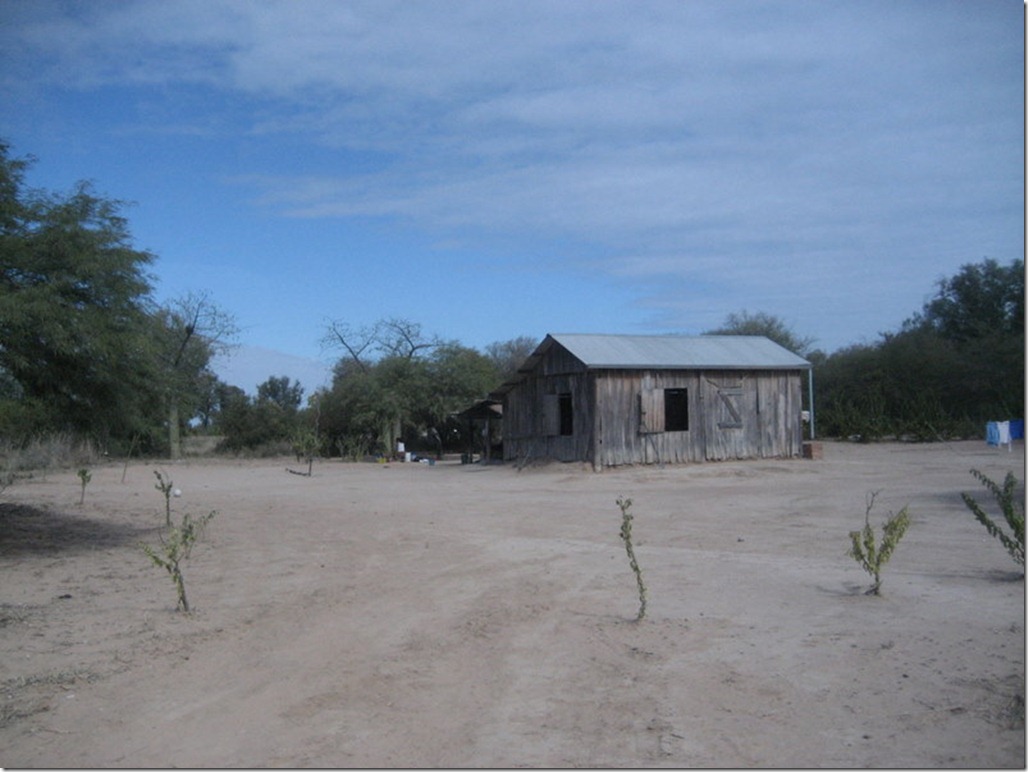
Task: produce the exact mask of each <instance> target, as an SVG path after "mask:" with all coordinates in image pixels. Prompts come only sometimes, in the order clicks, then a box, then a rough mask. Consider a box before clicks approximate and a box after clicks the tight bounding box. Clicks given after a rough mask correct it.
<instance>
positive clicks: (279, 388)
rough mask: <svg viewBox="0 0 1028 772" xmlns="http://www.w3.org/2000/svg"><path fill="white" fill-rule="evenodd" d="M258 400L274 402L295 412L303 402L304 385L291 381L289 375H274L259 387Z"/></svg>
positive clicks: (284, 408) (288, 411)
mask: <svg viewBox="0 0 1028 772" xmlns="http://www.w3.org/2000/svg"><path fill="white" fill-rule="evenodd" d="M257 400H258V401H268V402H273V403H275V404H276V405H278V406H279V407H280V408H282V410H284V411H285V412H287V413H295V412H296V411H297V410H299V409H300V405H301V403H302V402H303V386H301V385H300V382H299V381H296V382H295V383H291V382H290V380H289V376H286V375H283V376H280V377H278V378H276V377H274V376H272V377H270V378H268V380H266V381H265V382H264V383H262V384H260V385H259V386H258V387H257Z"/></svg>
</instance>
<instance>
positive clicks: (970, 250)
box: [0, 0, 1023, 311]
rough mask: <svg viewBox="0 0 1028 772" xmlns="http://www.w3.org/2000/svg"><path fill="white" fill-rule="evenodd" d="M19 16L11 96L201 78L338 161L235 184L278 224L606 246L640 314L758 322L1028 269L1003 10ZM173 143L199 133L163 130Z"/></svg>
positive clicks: (487, 9) (225, 113)
mask: <svg viewBox="0 0 1028 772" xmlns="http://www.w3.org/2000/svg"><path fill="white" fill-rule="evenodd" d="M8 7H11V6H8ZM13 7H14V9H15V11H14V12H12V13H13V15H14V16H16V17H17V22H18V23H17V24H16V25H12V26H9V27H8V31H7V32H2V31H0V50H5V49H6V50H7V53H0V57H3V58H2V59H0V62H3V63H4V66H3V68H2V71H3V72H4V73H6V74H5V75H0V77H3V78H4V82H5V84H8V85H11V87H12V88H14V87H19V86H17V85H16V84H17V82H21V81H24V82H25V83H28V84H35V85H36V86H39V84H40V79H42V80H43V81H46V80H47V79H49V80H50V81H51V82H60V83H61V84H62V87H63V88H69V87H74V86H75V85H79V86H83V87H84V86H91V87H92V86H97V85H100V84H115V85H116V84H129V85H136V86H140V85H148V86H149V85H154V84H162V85H163V86H164V87H165V88H168V89H169V90H171V91H172V92H173V93H174V91H175V89H177V88H181V87H183V86H186V85H191V84H203V85H204V86H205V87H207V88H209V89H212V90H213V91H214V93H215V94H217V95H218V98H219V100H220V101H222V102H223V103H224V104H220V105H219V104H218V103H217V102H213V103H211V104H210V105H209V106H208V108H207V109H208V110H209V111H210V113H211V116H221V117H223V118H224V120H225V122H226V124H228V125H229V126H230V127H231V128H226V133H227V132H228V131H230V130H232V129H235V130H237V131H238V132H240V133H242V134H245V135H246V136H248V137H252V138H255V139H258V140H261V139H267V140H269V141H270V140H272V139H274V138H279V137H280V138H287V139H289V140H290V141H292V142H296V143H299V144H305V145H306V146H307V148H308V153H307V157H308V158H311V159H313V158H317V159H324V160H323V161H319V162H318V163H316V164H315V163H313V162H310V161H309V162H308V164H307V165H306V166H305V168H304V169H303V170H302V171H295V172H294V171H291V170H289V171H285V172H283V171H282V170H281V169H277V170H272V169H271V168H267V167H265V168H254V169H253V170H252V171H251V172H249V173H245V174H237V175H234V176H233V177H232V182H233V184H235V185H237V186H242V187H245V188H249V189H250V190H252V198H253V200H254V203H255V204H257V205H259V206H263V207H265V208H266V209H267V210H268V211H269V212H272V213H274V214H279V215H284V216H289V217H295V218H307V219H320V218H369V217H370V218H385V219H387V220H396V221H400V222H403V223H405V224H407V225H409V226H411V227H413V228H416V229H420V230H423V231H425V232H428V233H430V234H431V235H432V238H433V239H434V240H438V241H442V240H447V241H453V242H457V243H462V244H474V243H476V242H477V243H481V244H488V243H489V242H490V239H491V238H494V237H498V238H501V239H514V240H520V241H521V242H522V243H523V244H524V245H525V250H526V251H529V252H530V251H532V249H533V246H534V245H538V244H543V243H547V242H549V243H565V244H570V245H575V246H576V247H577V246H582V247H583V248H582V249H577V248H575V249H569V250H568V251H569V253H571V254H572V255H574V256H570V257H567V258H565V260H566V261H567V264H569V265H571V266H572V268H574V269H579V270H580V269H581V266H579V265H578V263H577V261H579V260H580V259H581V258H579V257H578V255H581V254H583V253H586V251H587V250H586V249H585V247H589V248H591V249H595V250H597V252H596V253H593V254H594V255H595V254H598V255H599V257H595V256H594V257H593V258H592V259H591V263H590V265H591V269H590V270H591V271H592V272H595V271H597V270H602V271H606V272H609V273H610V275H611V276H612V277H614V278H615V279H616V280H623V281H631V282H638V283H637V284H635V285H634V286H636V287H637V288H638V291H639V292H641V293H643V297H642V298H641V300H640V304H641V305H649V306H651V307H662V308H668V309H674V308H676V303H678V302H681V303H683V304H685V305H686V306H688V307H689V308H695V307H696V304H697V303H699V302H700V299H698V298H695V297H692V296H690V295H688V293H686V295H685V298H684V299H683V300H681V301H677V300H676V297H677V295H676V292H678V290H677V288H679V287H681V286H682V285H685V284H688V283H690V282H696V281H697V280H700V279H701V278H702V277H707V280H708V281H709V282H712V283H716V284H718V286H719V287H722V288H727V289H726V290H724V291H726V292H728V297H730V298H731V299H733V300H735V299H737V300H738V304H739V305H749V306H752V305H753V303H754V298H761V299H773V298H783V297H785V296H786V295H788V293H790V292H795V291H797V287H798V286H799V284H801V283H802V282H807V283H808V284H809V285H810V287H811V289H810V290H809V291H813V287H814V286H815V285H816V281H815V280H814V279H812V278H809V277H816V276H818V275H820V276H821V277H822V280H821V282H822V284H823V283H824V282H823V277H824V276H825V275H833V276H837V275H842V273H843V272H845V271H847V270H849V268H850V267H851V266H853V265H855V264H859V263H860V262H861V261H862V259H863V258H864V257H865V256H866V257H869V258H873V259H876V260H879V261H884V262H885V273H886V274H887V275H888V277H889V281H892V282H894V283H910V282H912V281H913V278H911V277H916V278H917V280H919V281H921V282H923V281H924V280H925V276H926V272H928V273H930V275H931V276H933V277H934V276H935V275H936V274H937V273H939V272H943V271H945V270H946V268H948V267H949V266H952V265H953V264H954V262H955V261H957V262H964V261H970V260H974V259H977V258H979V257H980V256H981V255H982V254H988V253H990V251H991V250H992V248H993V247H995V248H996V249H998V250H999V251H1000V252H1003V253H1005V254H1006V255H1009V253H1010V252H1011V250H1013V251H1014V252H1018V253H1019V252H1021V251H1023V228H1022V223H1021V222H1020V213H1019V212H1017V213H1015V212H1013V210H1014V209H1015V208H1019V207H1020V201H1021V191H1022V188H1023V151H1022V135H1023V115H1022V111H1021V109H1020V105H1021V104H1022V102H1023V77H1021V75H1020V74H1019V73H1021V72H1022V71H1023V68H1022V62H1023V40H1022V39H1021V29H1020V16H1021V14H1020V10H1021V9H1019V8H1017V7H1012V10H1009V9H1010V8H1011V7H1009V6H1007V5H1006V4H1004V3H980V4H967V3H951V2H938V3H931V4H928V3H923V2H909V1H905V0H897V1H892V0H890V2H877V1H875V0H867V2H861V3H848V2H832V1H830V0H828V1H825V2H806V1H805V0H789V1H788V2H784V1H782V2H756V1H755V0H739V1H738V2H733V3H724V2H721V1H720V0H717V1H715V0H711V1H710V2H704V1H703V0H691V1H690V2H679V1H677V0H676V1H674V2H657V1H655V0H654V1H650V2H645V3H641V2H609V1H594V0H589V1H588V2H585V1H579V2H575V1H570V0H568V1H562V2H524V1H522V0H519V1H518V2H500V1H499V0H490V2H477V1H472V2H455V1H453V0H444V1H436V0H424V1H420V2H385V1H383V0H369V1H368V2H357V1H349V2H345V3H341V2H314V1H313V0H308V1H307V2H304V3H294V2H260V3H256V2H254V3H243V2H211V1H210V0H180V1H179V2H174V3H168V2H162V1H157V0H154V1H147V2H125V3H92V4H71V5H64V4H59V5H58V4H51V3H48V2H42V3H36V2H33V3H28V2H14V3H13ZM1011 23H1016V25H1017V27H1016V29H1013V30H1012V31H1008V26H1009V24H1011ZM26 62H28V63H29V64H26ZM41 63H42V64H41ZM1011 73H1014V74H1011ZM20 87H23V88H25V87H28V86H24V85H22V86H20ZM254 103H256V104H257V105H259V109H238V111H236V108H238V106H239V105H245V106H246V107H247V108H252V106H253V104H254ZM240 115H241V116H243V117H242V118H240V117H239V116H240ZM176 125H180V126H190V125H196V124H191V123H190V122H189V121H188V120H185V119H183V120H182V121H180V122H174V121H165V122H163V123H162V125H160V126H155V127H154V130H155V131H167V130H168V127H169V126H176ZM357 156H359V158H360V163H359V164H357V165H356V166H354V165H353V164H352V162H353V159H354V158H355V157H357ZM315 167H316V168H315ZM897 256H902V257H903V260H898V259H897ZM1010 256H1013V255H1010ZM783 266H787V267H788V270H784V269H783ZM940 266H946V267H945V268H942V269H940ZM929 269H930V271H929ZM902 271H906V273H905V274H904V276H905V277H906V278H902V279H901V277H900V275H899V274H900V273H901V272H902ZM797 277H801V278H797ZM803 277H807V278H803ZM855 286H859V287H863V288H864V290H865V291H867V290H868V289H869V280H867V279H865V280H863V281H862V283H860V284H857V285H855ZM667 288H676V289H675V291H673V292H669V291H668V289H667ZM854 289H855V287H850V288H848V290H847V291H848V293H849V295H850V297H849V298H840V302H842V301H846V302H851V303H852V302H854V301H853V300H852V295H853V293H854ZM780 302H781V303H782V305H785V304H786V302H785V301H784V300H782V301H780ZM863 302H865V303H866V302H868V301H867V300H865V301H863ZM730 310H738V309H736V308H733V309H730ZM908 310H909V311H913V310H915V309H908Z"/></svg>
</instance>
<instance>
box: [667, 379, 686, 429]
mask: <svg viewBox="0 0 1028 772" xmlns="http://www.w3.org/2000/svg"><path fill="white" fill-rule="evenodd" d="M664 431H666V432H687V431H689V390H688V389H664Z"/></svg>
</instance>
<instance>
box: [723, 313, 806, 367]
mask: <svg viewBox="0 0 1028 772" xmlns="http://www.w3.org/2000/svg"><path fill="white" fill-rule="evenodd" d="M703 334H704V335H764V336H765V337H768V338H770V339H771V340H773V341H774V342H775V343H777V344H778V345H779V346H782V347H783V348H787V349H789V351H791V352H793V353H794V354H797V355H799V356H801V357H805V356H806V355H807V354H808V353H809V352H810V348H811V346H813V345H814V339H813V338H802V337H800V336H798V335H797V334H796V333H795V332H793V330H792V328H791V327H789V325H788V324H786V323H785V321H783V320H782V319H780V318H779V317H777V316H773V315H771V314H768V313H765V312H763V311H759V312H757V313H755V314H750V313H749V312H748V311H741V312H740V313H731V314H729V315H728V316H727V317H726V318H725V321H724V324H722V325H721V327H720V328H718V329H716V330H709V331H708V332H705V333H703Z"/></svg>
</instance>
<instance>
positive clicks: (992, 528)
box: [960, 469, 1024, 566]
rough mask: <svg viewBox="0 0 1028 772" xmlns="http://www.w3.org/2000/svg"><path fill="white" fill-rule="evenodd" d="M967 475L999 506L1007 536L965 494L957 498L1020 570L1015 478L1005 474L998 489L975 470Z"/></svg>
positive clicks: (1021, 532) (1019, 504)
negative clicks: (973, 478) (1001, 546)
mask: <svg viewBox="0 0 1028 772" xmlns="http://www.w3.org/2000/svg"><path fill="white" fill-rule="evenodd" d="M971 474H972V475H973V476H974V477H975V479H977V480H978V482H980V483H981V484H982V485H984V486H985V488H986V490H988V491H989V492H990V493H991V494H992V495H993V497H994V498H995V499H996V503H997V504H999V509H1000V512H1001V513H1002V515H1003V519H1004V520H1005V521H1006V524H1007V527H1008V528H1009V529H1010V533H1009V534H1008V533H1006V532H1005V531H1004V530H1003V529H1002V528H1000V527H999V526H997V525H996V524H995V523H994V522H993V520H992V518H990V517H989V516H988V514H986V512H985V510H983V509H982V508H981V506H980V505H979V504H978V502H977V501H975V499H974V498H973V497H972V496H971V495H970V494H968V493H961V494H960V495H961V497H962V498H963V499H964V504H966V505H967V508H968V509H970V510H971V513H972V514H973V515H974V516H975V519H976V520H978V522H979V523H981V524H982V525H984V526H985V529H986V530H987V531H988V532H989V535H990V536H994V537H995V538H997V539H999V541H1000V544H1002V545H1003V546H1004V548H1006V550H1007V552H1009V553H1010V557H1012V558H1013V559H1014V562H1016V563H1017V564H1018V565H1020V566H1023V565H1024V504H1023V503H1022V500H1021V499H1020V498H1019V497H1018V496H1017V495H1016V493H1017V478H1016V477H1014V473H1013V472H1007V476H1006V478H1005V479H1004V480H1003V485H1002V487H1000V486H999V485H997V484H996V482H994V481H993V480H991V479H990V478H988V477H986V476H985V475H984V474H983V473H982V472H979V471H978V470H977V469H972V470H971Z"/></svg>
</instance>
